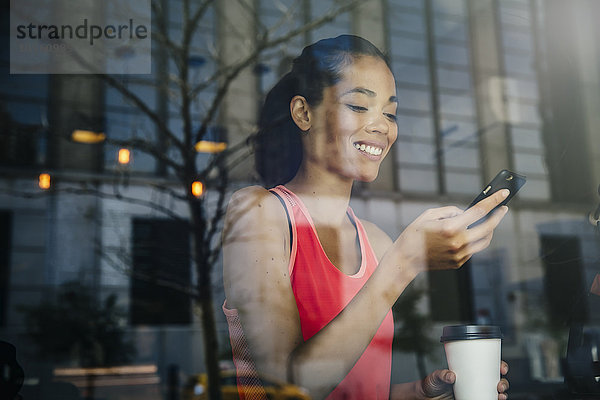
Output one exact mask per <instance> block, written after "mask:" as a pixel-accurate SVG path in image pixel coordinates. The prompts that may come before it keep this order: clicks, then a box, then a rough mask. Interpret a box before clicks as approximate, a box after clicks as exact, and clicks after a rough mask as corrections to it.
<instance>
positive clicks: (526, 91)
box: [505, 78, 539, 100]
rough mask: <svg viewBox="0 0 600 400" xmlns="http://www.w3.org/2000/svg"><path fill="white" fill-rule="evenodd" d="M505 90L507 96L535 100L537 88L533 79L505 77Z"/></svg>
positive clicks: (537, 92)
mask: <svg viewBox="0 0 600 400" xmlns="http://www.w3.org/2000/svg"><path fill="white" fill-rule="evenodd" d="M505 83H506V85H505V90H506V95H507V96H508V97H517V98H521V99H531V100H537V99H538V98H539V88H538V84H537V82H536V81H535V80H531V79H516V78H506V80H505Z"/></svg>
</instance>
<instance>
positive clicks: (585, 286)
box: [0, 0, 600, 400]
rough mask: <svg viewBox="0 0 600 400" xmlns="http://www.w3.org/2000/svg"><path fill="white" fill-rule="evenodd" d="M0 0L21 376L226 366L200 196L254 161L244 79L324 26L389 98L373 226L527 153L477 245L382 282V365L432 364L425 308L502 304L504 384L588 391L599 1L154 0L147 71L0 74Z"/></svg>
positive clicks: (170, 393) (256, 94) (599, 246)
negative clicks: (364, 64)
mask: <svg viewBox="0 0 600 400" xmlns="http://www.w3.org/2000/svg"><path fill="white" fill-rule="evenodd" d="M87 1H91V0H87ZM42 3H44V4H42V5H43V6H47V5H48V2H42ZM108 3H110V2H107V4H108ZM2 4H3V6H2V7H3V8H2V24H1V25H0V30H1V31H0V35H1V40H2V41H3V46H2V47H1V54H2V56H1V63H0V70H1V72H0V82H1V84H0V339H2V340H3V341H5V342H8V343H10V344H12V345H13V346H14V348H13V349H16V352H10V351H8V352H7V354H8V356H7V358H6V360H4V355H3V360H2V362H3V363H7V365H9V364H10V365H13V366H14V359H15V358H16V361H17V362H18V364H19V365H20V366H21V367H22V369H23V371H24V380H23V382H22V387H21V385H16V386H18V387H20V389H19V393H20V394H21V395H22V396H23V398H25V399H38V398H39V399H54V398H60V399H71V398H73V399H77V398H86V399H137V398H140V399H142V398H143V399H169V400H171V399H180V398H182V399H185V398H188V399H192V398H194V399H201V398H205V397H203V396H207V391H206V384H207V372H209V371H211V370H214V368H218V369H222V370H227V369H231V368H232V362H231V350H230V347H229V346H230V344H229V339H228V328H227V324H226V322H225V318H224V316H223V313H222V311H221V305H222V304H223V300H224V294H223V288H222V283H221V266H220V258H219V250H220V245H221V243H220V235H219V233H220V227H221V222H222V212H223V209H224V207H225V205H226V202H227V199H228V196H229V195H230V194H231V193H232V192H233V191H234V190H236V189H237V188H240V187H243V186H245V185H248V184H253V183H255V182H256V174H255V173H254V170H253V157H252V147H251V141H250V140H248V139H249V138H251V137H252V135H253V134H254V133H255V125H256V117H257V113H258V109H259V107H260V104H261V101H262V99H263V98H264V95H265V94H266V93H267V92H268V90H269V89H270V87H271V86H272V85H273V84H274V83H275V82H276V81H277V80H278V79H279V77H281V76H282V75H283V74H284V73H285V72H286V71H287V70H288V69H289V66H290V62H291V59H292V58H293V57H295V56H296V55H297V54H299V52H300V51H301V49H302V48H303V47H304V46H305V45H307V44H309V43H312V42H314V41H316V40H318V39H320V38H325V37H331V36H337V35H339V34H343V33H353V34H357V35H361V36H363V37H366V38H367V39H369V40H371V41H372V42H373V43H374V44H376V45H377V46H378V47H379V48H380V49H382V50H383V51H384V52H385V53H386V54H388V55H389V60H390V63H391V66H392V69H393V72H394V74H395V77H396V83H397V92H398V98H399V108H398V121H399V122H398V127H399V137H398V141H397V143H396V144H395V146H394V148H393V151H392V152H391V153H390V155H389V156H388V157H387V159H386V160H385V162H384V163H383V164H382V168H381V172H380V175H379V177H378V179H377V180H376V181H375V182H373V183H371V184H357V185H356V187H355V190H354V197H353V200H352V203H351V205H352V207H353V209H354V211H355V212H356V214H357V215H358V216H359V217H361V218H363V219H367V220H370V221H372V222H375V223H377V224H378V225H379V226H380V227H381V228H382V229H384V230H385V231H386V232H387V233H388V234H389V235H390V236H392V237H393V238H395V237H397V236H398V235H399V234H400V233H401V232H402V230H403V229H404V227H406V226H407V225H408V224H409V223H410V222H411V221H412V220H413V219H414V218H416V217H417V216H418V215H419V214H420V213H421V212H422V211H423V210H425V209H426V208H430V207H436V206H442V205H449V204H451V205H457V206H459V207H466V206H467V205H468V204H469V203H470V201H471V200H472V199H473V198H474V197H475V195H476V194H477V193H478V192H480V191H481V190H482V188H483V187H484V185H485V184H486V183H487V182H489V181H490V180H491V179H492V178H493V177H494V176H495V175H496V173H497V172H499V171H500V170H501V169H509V170H512V171H515V172H518V173H521V174H524V175H527V184H526V185H525V186H524V187H523V189H522V190H521V191H520V192H519V194H518V195H517V196H516V197H515V199H513V200H512V202H511V204H510V212H509V214H508V215H507V217H506V218H505V219H504V221H503V222H502V224H501V225H500V227H499V228H498V229H497V230H496V233H495V237H494V239H493V241H492V244H491V246H490V248H489V249H488V250H486V251H484V252H482V253H480V254H478V255H476V256H475V257H473V259H472V260H471V261H470V262H469V263H468V264H467V265H465V266H464V267H463V268H461V269H460V270H458V271H444V272H430V273H427V274H423V275H421V276H419V277H418V278H417V279H416V280H415V281H414V282H413V284H411V286H410V287H409V289H408V290H407V292H406V294H405V295H404V296H402V297H401V298H400V300H399V301H398V304H397V305H396V306H395V314H396V325H397V329H396V331H397V337H396V341H395V350H394V365H393V377H392V380H393V381H396V382H401V381H409V380H414V379H420V378H421V376H422V374H423V373H426V372H430V371H431V370H433V369H436V368H445V367H446V364H445V358H444V355H443V348H442V346H441V344H440V343H439V336H440V335H441V328H442V327H443V326H444V325H449V324H454V323H467V322H471V323H481V324H496V325H499V326H501V328H502V331H503V333H504V341H503V349H502V355H503V358H504V359H505V360H506V361H507V362H508V363H509V365H510V367H511V372H510V373H509V380H510V382H511V391H510V392H509V393H510V398H514V399H520V398H522V399H546V398H548V399H563V398H564V399H583V398H598V396H600V388H599V386H600V366H599V365H600V364H599V363H598V361H599V359H598V347H599V346H600V330H599V329H600V308H599V304H598V303H599V301H598V299H600V278H599V277H598V274H599V273H600V236H599V234H598V221H597V220H598V212H599V211H600V210H598V208H597V207H598V203H599V201H600V194H599V192H598V190H599V185H600V117H599V116H600V112H599V110H600V47H599V46H598V43H600V27H599V26H598V23H597V16H598V15H600V2H597V1H594V0H571V1H568V2H567V1H564V0H365V1H361V2H355V1H354V2H353V1H346V2H344V1H332V0H298V1H291V0H237V1H236V0H223V1H200V0H198V1H193V0H189V1H188V0H171V1H166V0H156V1H155V2H152V4H151V5H150V4H149V3H145V4H146V5H147V6H148V7H150V6H151V10H152V22H151V24H152V48H151V52H152V73H151V74H135V73H134V72H135V71H127V72H126V73H124V74H102V73H97V72H95V73H88V74H76V75H73V74H11V73H10V70H11V63H10V55H9V48H10V46H11V45H12V44H13V43H12V42H11V35H12V32H11V31H10V30H9V27H10V23H9V20H10V17H11V8H10V5H9V2H7V1H4V2H3V3H2ZM40 4H41V3H40ZM90 4H92V3H90ZM95 7H101V6H98V5H97V4H96V5H95ZM63 11H64V10H63ZM136 50H137V48H136V43H135V42H130V43H128V44H126V45H123V46H122V47H120V48H119V49H117V50H116V53H115V54H113V56H116V57H119V58H120V59H121V61H124V62H125V63H126V62H127V58H128V57H132V54H135V51H136ZM61 62H68V61H65V60H64V59H63V60H62V61H61ZM72 62H76V61H72ZM7 346H8V345H7ZM9 347H10V346H9ZM7 360H8V361H7ZM11 360H13V361H11ZM11 363H12V364H11ZM11 371H16V372H14V374H13V375H11V374H8V375H5V379H6V376H13V377H15V379H16V380H15V382H17V383H18V379H17V378H18V376H20V375H19V373H18V370H17V369H16V367H15V368H14V369H13V370H11ZM208 375H209V376H212V375H211V374H208ZM229 381H230V380H229ZM229 381H228V380H227V379H225V378H223V380H222V381H221V383H222V384H223V388H222V393H223V396H224V398H231V397H227V396H229V394H227V392H226V390H227V388H228V387H229V386H230V385H229V386H228V384H227V383H228V382H229ZM273 387H274V388H275V389H274V392H273V394H272V397H273V398H294V396H296V397H295V398H302V397H300V396H301V395H302V393H301V391H296V392H294V390H293V388H290V387H287V386H285V385H281V384H279V383H273ZM213 398H214V396H213Z"/></svg>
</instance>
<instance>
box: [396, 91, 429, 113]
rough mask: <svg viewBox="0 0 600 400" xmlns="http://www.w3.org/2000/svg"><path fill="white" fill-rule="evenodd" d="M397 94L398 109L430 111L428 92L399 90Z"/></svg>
mask: <svg viewBox="0 0 600 400" xmlns="http://www.w3.org/2000/svg"><path fill="white" fill-rule="evenodd" d="M397 94H398V108H399V109H409V110H419V111H429V110H430V109H431V103H430V99H429V92H426V91H423V90H412V89H405V88H399V89H398V92H397Z"/></svg>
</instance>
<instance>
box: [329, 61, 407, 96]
mask: <svg viewBox="0 0 600 400" xmlns="http://www.w3.org/2000/svg"><path fill="white" fill-rule="evenodd" d="M341 77H342V79H341V80H340V81H339V82H338V83H337V84H336V85H335V92H336V93H337V95H338V96H342V95H346V94H352V93H357V94H364V95H367V96H369V97H376V96H385V97H388V96H395V94H396V82H395V80H394V75H393V74H392V72H391V71H390V69H389V68H388V66H387V64H386V63H385V62H384V61H383V60H381V59H379V58H376V57H371V56H367V57H360V58H356V59H355V60H354V61H353V62H351V63H349V64H348V65H347V66H346V67H344V69H343V70H342V74H341Z"/></svg>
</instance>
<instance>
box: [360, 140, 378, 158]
mask: <svg viewBox="0 0 600 400" xmlns="http://www.w3.org/2000/svg"><path fill="white" fill-rule="evenodd" d="M354 147H355V148H356V149H357V150H360V151H364V152H365V153H367V154H371V155H372V156H378V155H380V154H381V153H382V152H383V149H380V148H379V147H375V146H366V145H364V144H358V143H354Z"/></svg>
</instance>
